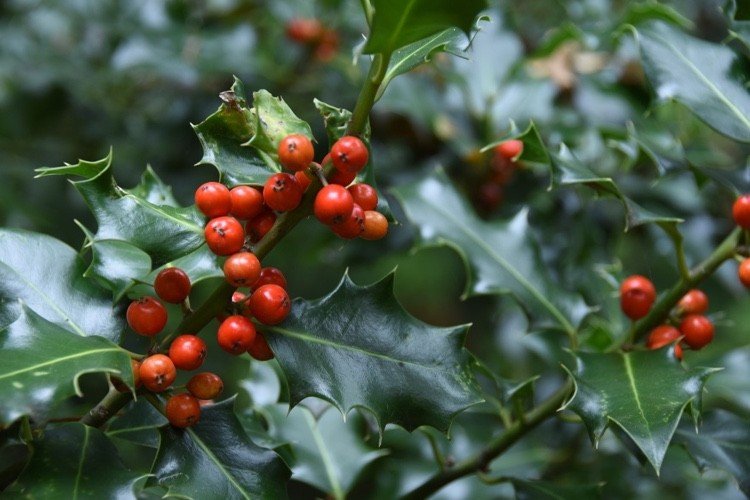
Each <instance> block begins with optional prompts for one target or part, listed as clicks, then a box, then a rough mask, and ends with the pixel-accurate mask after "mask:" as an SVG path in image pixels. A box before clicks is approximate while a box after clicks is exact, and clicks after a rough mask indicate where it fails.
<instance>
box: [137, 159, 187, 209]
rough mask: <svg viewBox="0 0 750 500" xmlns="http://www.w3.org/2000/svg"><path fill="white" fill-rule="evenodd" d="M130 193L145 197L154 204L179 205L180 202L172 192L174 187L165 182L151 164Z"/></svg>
mask: <svg viewBox="0 0 750 500" xmlns="http://www.w3.org/2000/svg"><path fill="white" fill-rule="evenodd" d="M130 194H132V195H133V196H138V197H139V198H143V199H144V200H146V201H147V202H149V203H153V204H154V205H169V206H170V207H179V206H180V204H179V203H178V202H177V200H176V199H175V197H174V195H173V194H172V187H171V186H169V185H168V184H165V183H164V181H162V180H161V179H160V178H159V176H158V175H156V172H154V169H152V168H151V165H146V170H144V171H143V175H141V182H139V183H138V185H137V186H136V187H134V188H133V189H131V190H130Z"/></svg>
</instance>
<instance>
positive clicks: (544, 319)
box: [395, 171, 588, 334]
mask: <svg viewBox="0 0 750 500" xmlns="http://www.w3.org/2000/svg"><path fill="white" fill-rule="evenodd" d="M395 194H396V196H397V198H398V199H399V200H400V202H401V205H402V206H403V207H404V211H405V212H406V215H407V217H408V219H409V220H411V221H412V222H413V223H414V224H415V225H416V226H417V227H418V228H419V230H420V233H421V236H422V240H423V241H424V242H425V243H426V244H428V245H447V246H449V247H451V248H454V249H455V250H456V251H457V252H458V253H459V254H460V255H461V257H462V258H463V259H464V262H465V263H466V266H467V269H466V272H467V276H468V281H467V284H466V289H465V291H464V296H467V295H469V294H470V293H471V294H482V295H488V294H503V293H512V294H513V295H514V297H515V298H516V299H517V300H518V302H519V304H521V305H522V307H524V308H525V309H526V310H527V312H528V313H529V314H530V316H531V318H532V319H533V320H534V321H536V324H537V326H547V327H552V328H558V329H562V330H563V331H566V332H568V333H569V334H573V332H574V331H575V328H576V327H575V325H577V324H578V323H579V322H580V320H581V319H582V318H583V317H584V316H585V315H586V314H587V313H588V308H587V307H586V304H585V303H584V302H583V299H582V298H581V297H580V296H579V295H577V294H575V293H572V292H570V291H567V290H565V289H563V288H562V287H561V286H560V285H559V284H558V283H556V282H555V281H554V280H553V279H552V277H551V276H550V274H549V273H548V272H547V268H546V267H545V265H544V264H543V263H542V260H541V258H540V255H539V248H538V245H537V243H536V241H535V240H534V238H533V237H532V235H531V231H530V229H529V224H528V220H527V212H526V211H525V210H523V211H521V212H519V213H518V215H516V216H515V217H514V218H513V219H512V220H510V221H508V222H486V221H483V220H481V219H480V218H479V217H477V216H476V215H475V214H474V212H473V210H472V209H471V207H469V205H468V204H467V202H466V201H465V200H464V199H463V197H461V196H460V195H459V193H458V192H457V191H456V190H455V189H454V188H453V186H452V184H451V181H450V179H448V177H447V176H446V175H445V173H443V172H442V171H437V172H435V173H434V174H432V175H430V176H426V177H424V178H423V179H421V180H419V181H418V182H416V183H414V184H411V185H404V186H400V187H398V188H397V189H396V190H395Z"/></svg>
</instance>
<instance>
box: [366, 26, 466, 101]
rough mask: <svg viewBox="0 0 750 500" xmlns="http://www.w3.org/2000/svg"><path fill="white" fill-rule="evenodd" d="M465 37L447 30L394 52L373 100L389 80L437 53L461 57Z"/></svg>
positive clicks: (464, 48) (378, 96)
mask: <svg viewBox="0 0 750 500" xmlns="http://www.w3.org/2000/svg"><path fill="white" fill-rule="evenodd" d="M466 49H467V40H466V35H465V34H464V33H463V32H462V31H461V30H460V29H458V28H448V29H445V30H443V31H440V32H438V33H435V34H433V35H430V36H428V37H427V38H423V39H421V40H418V41H416V42H414V43H411V44H409V45H407V46H406V47H403V48H400V49H398V50H396V51H395V52H394V53H393V55H392V56H391V60H390V62H389V64H388V70H387V71H386V72H385V76H384V77H383V82H382V83H381V84H380V88H379V89H378V93H377V95H376V96H375V100H378V99H380V96H382V95H383V92H385V89H386V87H387V86H388V84H389V83H390V81H391V80H393V79H394V78H396V77H397V76H398V75H403V74H404V73H408V72H409V71H411V70H413V69H414V68H416V67H417V66H419V65H421V64H424V63H426V62H429V61H430V60H431V59H432V57H433V56H434V55H435V54H437V53H439V52H448V53H449V54H454V55H462V54H464V53H465V52H466Z"/></svg>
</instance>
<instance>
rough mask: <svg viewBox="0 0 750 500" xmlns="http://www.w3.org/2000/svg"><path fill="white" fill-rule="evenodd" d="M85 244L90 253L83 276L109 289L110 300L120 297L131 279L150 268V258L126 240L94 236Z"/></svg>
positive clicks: (141, 275) (129, 285) (141, 274)
mask: <svg viewBox="0 0 750 500" xmlns="http://www.w3.org/2000/svg"><path fill="white" fill-rule="evenodd" d="M92 237H93V235H92ZM89 245H90V246H91V249H92V251H93V256H92V258H91V266H89V268H88V269H86V272H85V273H84V276H85V277H87V278H93V279H95V280H96V281H97V282H98V283H99V284H100V285H102V286H103V287H105V288H107V289H109V290H111V291H112V295H113V301H114V302H118V301H119V300H120V299H122V297H123V296H124V295H125V293H126V292H127V291H128V290H129V289H130V288H131V287H132V286H133V280H135V279H139V278H144V277H145V276H146V275H147V274H148V273H149V272H150V271H151V257H149V256H148V254H147V253H146V252H144V251H143V250H141V249H139V248H138V247H134V246H133V245H131V244H130V243H127V242H125V241H121V240H96V239H94V240H92V241H90V242H89Z"/></svg>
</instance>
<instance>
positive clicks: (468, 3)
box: [364, 0, 487, 54]
mask: <svg viewBox="0 0 750 500" xmlns="http://www.w3.org/2000/svg"><path fill="white" fill-rule="evenodd" d="M372 6H373V8H374V9H375V13H374V15H373V18H372V29H371V31H370V36H369V37H368V38H367V43H366V44H365V47H364V53H365V54H376V53H382V54H391V53H393V52H394V51H395V50H397V49H400V48H401V47H404V46H406V45H408V44H410V43H413V42H416V41H418V40H421V39H423V38H427V37H429V36H432V35H435V34H437V33H440V32H441V31H443V30H446V29H448V28H452V27H456V28H460V29H461V30H463V31H464V32H465V33H467V34H468V33H469V31H470V30H471V28H472V27H473V26H474V20H475V19H476V17H477V16H478V15H479V13H480V12H481V11H482V10H483V9H485V8H486V7H487V2H486V0H465V1H463V2H454V1H452V0H372Z"/></svg>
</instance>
